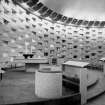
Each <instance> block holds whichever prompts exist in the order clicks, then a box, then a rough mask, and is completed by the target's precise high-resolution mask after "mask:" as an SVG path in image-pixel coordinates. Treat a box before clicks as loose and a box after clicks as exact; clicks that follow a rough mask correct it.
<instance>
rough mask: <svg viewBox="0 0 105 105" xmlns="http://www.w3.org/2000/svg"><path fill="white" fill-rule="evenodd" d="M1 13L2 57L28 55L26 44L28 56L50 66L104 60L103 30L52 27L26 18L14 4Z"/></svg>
mask: <svg viewBox="0 0 105 105" xmlns="http://www.w3.org/2000/svg"><path fill="white" fill-rule="evenodd" d="M6 10H7V11H8V13H7V12H5V11H6ZM13 10H15V13H13ZM0 11H1V12H0V57H4V58H5V57H6V56H8V57H10V58H11V57H14V56H19V55H20V54H22V53H25V43H26V42H27V43H28V45H27V50H28V52H29V53H31V52H33V53H35V54H36V53H37V54H40V55H41V56H46V57H48V58H49V59H50V64H52V59H53V58H54V59H57V64H61V63H63V62H64V61H67V60H82V61H89V62H91V61H96V60H98V59H100V58H101V57H103V56H105V29H104V28H85V27H75V26H63V25H61V24H57V23H51V22H49V21H47V20H44V19H43V20H41V19H39V18H38V17H37V16H35V15H33V14H27V13H26V11H25V10H24V9H22V8H21V7H19V6H15V5H13V4H12V2H11V3H9V4H6V3H5V2H3V1H2V2H1V4H0ZM39 52H40V53H39ZM2 55H4V56H2Z"/></svg>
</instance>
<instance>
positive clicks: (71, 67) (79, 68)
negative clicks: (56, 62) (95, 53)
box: [62, 61, 89, 105]
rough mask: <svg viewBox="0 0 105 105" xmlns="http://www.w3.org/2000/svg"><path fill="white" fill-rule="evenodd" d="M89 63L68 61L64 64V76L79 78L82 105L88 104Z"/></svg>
mask: <svg viewBox="0 0 105 105" xmlns="http://www.w3.org/2000/svg"><path fill="white" fill-rule="evenodd" d="M88 64H89V63H88V62H80V61H67V62H65V63H63V64H62V69H63V71H64V75H66V76H68V77H74V78H79V80H80V83H79V89H80V93H81V105H83V104H85V103H86V102H87V83H88V81H87V68H86V66H87V65H88Z"/></svg>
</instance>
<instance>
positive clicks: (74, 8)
mask: <svg viewBox="0 0 105 105" xmlns="http://www.w3.org/2000/svg"><path fill="white" fill-rule="evenodd" d="M40 1H41V2H43V3H44V4H45V5H46V6H48V7H49V8H51V9H53V10H54V11H56V12H58V13H61V14H63V15H65V16H68V17H71V16H73V17H77V18H82V19H89V20H105V0H40Z"/></svg>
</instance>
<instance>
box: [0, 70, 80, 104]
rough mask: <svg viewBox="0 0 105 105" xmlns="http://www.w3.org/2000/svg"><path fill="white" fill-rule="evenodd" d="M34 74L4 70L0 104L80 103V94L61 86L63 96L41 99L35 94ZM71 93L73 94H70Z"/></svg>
mask: <svg viewBox="0 0 105 105" xmlns="http://www.w3.org/2000/svg"><path fill="white" fill-rule="evenodd" d="M34 85H35V74H34V73H29V72H10V71H9V72H6V73H5V74H4V75H3V80H2V81H1V82H0V105H33V104H34V103H35V105H52V103H53V104H54V105H65V103H67V104H68V103H70V102H71V103H73V104H75V105H80V94H79V93H76V92H75V91H73V90H71V91H70V90H68V89H66V88H64V87H63V96H62V97H60V98H57V99H43V98H39V97H37V96H36V95H35V91H34V90H35V89H34V88H35V87H34ZM72 95H73V96H72Z"/></svg>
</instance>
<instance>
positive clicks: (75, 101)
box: [5, 93, 81, 105]
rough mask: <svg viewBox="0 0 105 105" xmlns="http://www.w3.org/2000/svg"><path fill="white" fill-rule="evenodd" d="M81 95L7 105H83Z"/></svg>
mask: <svg viewBox="0 0 105 105" xmlns="http://www.w3.org/2000/svg"><path fill="white" fill-rule="evenodd" d="M80 98H81V95H80V93H76V94H74V95H67V96H62V97H60V98H55V99H48V100H43V101H37V102H36V101H35V102H34V101H33V102H27V103H18V104H16V103H14V104H5V105H81V101H80V100H81V99H80Z"/></svg>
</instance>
